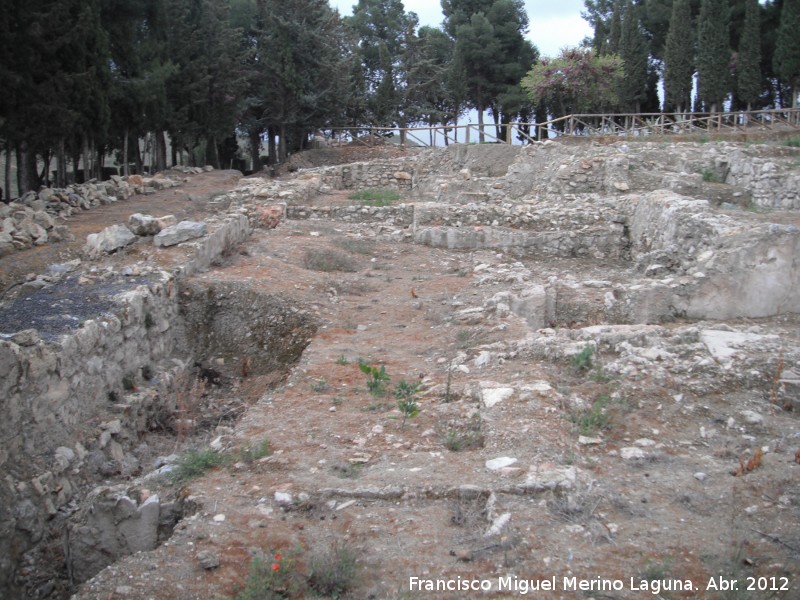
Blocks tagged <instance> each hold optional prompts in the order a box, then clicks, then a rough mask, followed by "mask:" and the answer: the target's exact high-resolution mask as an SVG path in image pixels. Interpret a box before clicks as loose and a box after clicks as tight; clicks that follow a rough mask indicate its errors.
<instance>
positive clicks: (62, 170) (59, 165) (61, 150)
mask: <svg viewBox="0 0 800 600" xmlns="http://www.w3.org/2000/svg"><path fill="white" fill-rule="evenodd" d="M66 185H67V149H66V140H65V139H64V138H63V137H62V138H61V139H60V140H58V149H57V150H56V187H60V188H63V187H66Z"/></svg>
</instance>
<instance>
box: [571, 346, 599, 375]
mask: <svg viewBox="0 0 800 600" xmlns="http://www.w3.org/2000/svg"><path fill="white" fill-rule="evenodd" d="M593 357H594V346H584V347H583V349H582V350H581V351H580V352H578V353H577V354H573V355H572V357H570V359H569V364H570V365H572V368H573V369H575V370H576V371H577V372H578V373H585V372H586V371H588V370H589V369H591V368H592V358H593Z"/></svg>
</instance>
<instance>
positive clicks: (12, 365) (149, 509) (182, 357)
mask: <svg viewBox="0 0 800 600" xmlns="http://www.w3.org/2000/svg"><path fill="white" fill-rule="evenodd" d="M210 229H211V233H210V234H209V235H206V236H205V237H203V238H202V239H199V240H195V241H193V242H191V243H189V244H185V246H186V247H187V248H189V255H188V257H186V258H185V262H184V263H183V264H182V265H180V266H179V268H177V269H176V272H175V273H169V272H166V271H163V270H158V269H153V268H149V267H143V268H140V267H135V268H129V267H126V268H125V269H124V270H123V271H122V272H115V271H113V270H109V271H106V270H100V271H95V272H94V273H92V272H91V271H84V272H79V271H78V270H77V267H78V266H79V264H70V265H62V266H63V267H64V268H63V269H61V270H59V272H62V271H63V273H61V275H60V279H57V280H56V281H55V282H51V283H50V284H48V287H47V288H46V289H40V290H38V291H34V292H32V293H31V294H29V295H27V296H25V297H24V298H22V299H18V300H16V301H15V303H12V304H11V305H10V306H6V307H4V309H3V313H2V322H1V323H0V326H1V327H0V330H2V331H3V332H7V331H11V332H15V333H3V334H2V335H0V409H2V412H3V415H4V418H3V419H2V420H0V476H1V477H2V483H0V590H10V589H16V588H14V583H13V581H14V573H15V569H16V567H17V566H18V565H19V564H20V563H21V562H22V561H23V557H24V555H25V553H26V552H27V551H28V550H29V549H30V548H31V547H33V546H35V545H36V544H37V543H39V542H42V541H43V540H44V538H45V536H46V531H47V528H48V527H49V525H48V523H49V522H50V521H52V520H53V519H55V518H57V517H59V515H62V516H63V515H66V514H69V513H70V512H72V511H73V510H74V506H73V505H74V503H75V502H76V499H77V498H79V497H80V494H81V493H82V491H83V490H84V488H85V487H86V486H87V485H91V483H90V482H91V481H93V480H96V479H97V478H99V477H108V476H116V475H120V474H121V475H122V476H128V475H130V474H132V473H134V472H136V471H138V470H139V468H140V467H141V466H142V465H140V464H139V463H138V459H137V458H136V454H135V453H132V452H131V451H130V450H131V448H133V447H134V446H135V445H136V444H138V443H139V442H138V440H139V434H141V433H142V432H146V431H149V430H151V429H153V428H154V427H156V426H157V425H158V422H159V419H161V418H163V415H165V414H171V413H173V412H174V410H175V399H176V390H177V386H178V381H179V380H180V379H181V378H182V377H183V375H184V373H185V371H186V369H187V367H188V366H189V365H190V362H189V359H190V358H191V352H192V342H191V341H189V340H187V337H186V336H187V331H186V329H185V328H184V327H183V324H182V320H181V307H180V305H179V288H180V285H181V283H180V282H181V281H182V280H183V279H184V278H185V277H186V276H188V275H191V274H193V273H196V272H198V271H200V270H203V269H205V268H207V267H208V265H209V264H210V263H211V262H213V261H214V260H216V259H218V258H219V256H221V255H222V254H223V253H225V252H227V251H229V250H230V249H231V248H233V247H235V246H236V245H238V244H239V243H241V242H242V241H244V240H245V239H246V238H247V236H248V235H249V234H250V232H251V231H252V229H251V227H250V225H249V222H248V219H247V217H246V216H245V215H244V214H241V213H233V214H231V215H223V216H220V217H219V218H217V219H212V220H211V222H210ZM75 262H76V263H79V261H75ZM287 310H288V308H287ZM22 327H25V329H22ZM19 329H22V330H21V331H20V330H19ZM276 331H277V330H276ZM278 337H280V336H278ZM306 338H307V336H304V337H303V341H305V340H306ZM260 351H261V352H263V349H260ZM115 494H116V495H114V498H116V499H115V500H114V501H113V502H112V501H110V500H108V501H106V500H103V501H101V500H98V502H99V504H98V506H112V507H115V508H114V511H117V510H118V509H119V506H121V505H120V502H122V503H123V504H124V503H125V502H128V503H130V502H133V507H134V508H133V509H131V510H132V511H133V512H131V515H132V516H131V519H132V520H131V521H130V522H127V523H126V524H125V525H124V527H123V528H125V527H127V528H128V529H131V531H132V533H131V536H133V537H131V541H130V543H128V542H125V543H124V544H122V545H120V544H118V543H117V542H114V543H113V544H112V543H111V541H109V540H111V539H116V538H118V537H119V531H116V528H115V527H116V526H115V527H110V528H106V529H102V528H101V529H100V531H101V533H100V534H98V533H97V532H98V527H97V523H94V524H93V525H90V526H89V525H87V526H85V527H77V528H73V530H71V533H70V538H69V539H70V543H71V544H72V546H71V550H72V552H73V553H74V555H75V556H82V555H83V554H84V553H85V551H86V549H87V548H89V547H91V548H94V549H95V551H96V552H95V554H96V556H94V558H92V559H91V560H89V559H87V560H85V561H83V559H79V562H81V564H83V565H84V566H82V567H76V570H75V572H74V573H73V575H74V576H75V577H84V576H89V575H91V574H93V572H96V569H94V567H95V566H97V564H100V563H102V564H100V567H101V568H102V566H104V565H105V564H109V562H111V561H112V560H114V558H115V557H118V556H119V555H120V553H123V554H124V553H125V552H126V551H127V550H130V551H135V550H138V549H141V547H140V546H141V544H142V543H144V542H143V541H142V540H145V541H147V540H151V538H152V537H153V535H154V534H153V533H152V531H151V529H152V527H151V526H152V525H153V523H156V525H158V526H159V527H160V526H163V524H164V522H165V521H169V520H170V519H172V518H173V516H174V510H173V508H174V507H171V506H166V507H165V506H163V505H162V504H161V503H159V502H158V501H157V500H150V501H149V503H146V507H145V508H141V506H139V505H140V504H142V503H145V500H146V499H145V500H141V501H138V500H137V501H134V500H131V499H130V498H129V499H128V500H121V499H120V498H122V497H123V496H124V494H122V495H120V494H118V493H116V492H115ZM102 497H103V498H106V496H105V495H104V496H102ZM137 502H138V504H137ZM137 506H139V508H137ZM98 510H99V508H98ZM142 511H144V512H142ZM90 512H91V511H90ZM128 512H130V511H128ZM112 513H113V511H112ZM140 513H141V514H140ZM97 514H99V515H100V516H96V518H95V520H97V519H100V520H101V521H103V522H106V521H108V523H115V522H116V523H117V524H120V523H121V521H120V520H119V519H116V517H113V514H111V513H109V514H106V513H105V512H103V511H100V512H99V513H97ZM103 515H105V516H103ZM154 515H155V516H154ZM145 517H146V518H145ZM159 524H160V525H159ZM141 528H143V529H141ZM140 529H141V531H139V530H140ZM137 531H139V533H136V532H137ZM144 532H146V533H144ZM140 534H141V535H140ZM97 535H101V537H102V539H94V537H96V536H97ZM137 536H138V537H137ZM123 537H124V536H123ZM120 539H122V538H120ZM93 540H94V541H93ZM120 543H121V542H120ZM115 544H116V545H115ZM112 549H113V550H114V551H113V552H112ZM126 549H127V550H126ZM98 561H99V562H98ZM103 561H105V562H104V563H103ZM87 569H88V570H87ZM92 569H94V571H93V572H90V571H91V570H92Z"/></svg>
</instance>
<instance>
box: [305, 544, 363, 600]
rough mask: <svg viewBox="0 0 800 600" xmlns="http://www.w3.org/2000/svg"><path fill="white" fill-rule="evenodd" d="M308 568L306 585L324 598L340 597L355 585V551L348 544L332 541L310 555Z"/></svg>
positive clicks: (356, 567)
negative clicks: (329, 545)
mask: <svg viewBox="0 0 800 600" xmlns="http://www.w3.org/2000/svg"><path fill="white" fill-rule="evenodd" d="M308 569H309V570H308V587H310V588H311V589H312V590H313V591H314V592H316V593H317V594H320V595H321V596H325V597H326V598H341V597H342V595H343V594H345V593H347V592H348V591H349V590H351V589H353V587H355V583H356V578H357V575H358V573H357V569H358V566H357V564H356V553H355V551H354V550H353V549H352V548H350V547H349V546H347V545H343V544H340V543H338V542H334V543H333V545H331V547H330V548H328V549H327V550H324V551H321V552H318V553H315V554H313V555H312V556H311V558H310V559H309V561H308Z"/></svg>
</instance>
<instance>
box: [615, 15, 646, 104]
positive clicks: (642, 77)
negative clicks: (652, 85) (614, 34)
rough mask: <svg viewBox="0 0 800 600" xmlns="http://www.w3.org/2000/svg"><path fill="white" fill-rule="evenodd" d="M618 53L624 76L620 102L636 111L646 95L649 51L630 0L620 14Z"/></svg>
mask: <svg viewBox="0 0 800 600" xmlns="http://www.w3.org/2000/svg"><path fill="white" fill-rule="evenodd" d="M619 55H620V58H622V63H623V69H624V71H625V78H624V79H623V80H622V85H621V86H620V93H619V100H620V104H621V106H622V109H623V110H627V111H632V112H637V113H638V112H640V109H641V105H642V102H643V101H644V99H645V98H646V97H647V66H648V57H649V53H648V48H647V40H646V39H645V37H644V35H643V33H642V30H641V27H640V25H639V15H638V11H637V10H636V8H635V7H634V5H633V2H632V1H631V0H627V2H626V4H625V11H624V13H623V15H622V31H621V33H620V40H619Z"/></svg>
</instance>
